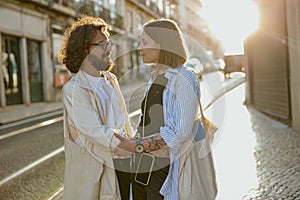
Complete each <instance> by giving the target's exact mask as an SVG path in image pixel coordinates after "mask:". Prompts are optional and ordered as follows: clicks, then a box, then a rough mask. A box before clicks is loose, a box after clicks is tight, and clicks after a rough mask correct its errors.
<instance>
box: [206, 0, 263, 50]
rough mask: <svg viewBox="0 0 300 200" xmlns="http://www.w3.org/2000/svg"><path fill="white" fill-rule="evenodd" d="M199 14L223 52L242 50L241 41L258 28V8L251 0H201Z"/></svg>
mask: <svg viewBox="0 0 300 200" xmlns="http://www.w3.org/2000/svg"><path fill="white" fill-rule="evenodd" d="M202 1H203V8H202V11H201V15H202V16H203V18H204V19H205V20H206V22H207V23H208V26H209V28H210V29H211V31H212V33H213V34H214V35H215V36H216V37H217V38H218V39H220V40H221V42H222V45H223V47H224V49H225V52H239V53H242V52H243V41H244V40H245V39H246V38H247V37H248V36H249V35H250V34H251V33H252V32H254V31H255V30H256V29H257V28H258V17H259V16H258V9H257V6H256V4H255V3H254V2H253V1H252V0H202Z"/></svg>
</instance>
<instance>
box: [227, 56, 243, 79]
mask: <svg viewBox="0 0 300 200" xmlns="http://www.w3.org/2000/svg"><path fill="white" fill-rule="evenodd" d="M224 61H225V67H224V76H225V78H230V74H231V73H233V72H245V60H244V54H231V55H225V57H224Z"/></svg>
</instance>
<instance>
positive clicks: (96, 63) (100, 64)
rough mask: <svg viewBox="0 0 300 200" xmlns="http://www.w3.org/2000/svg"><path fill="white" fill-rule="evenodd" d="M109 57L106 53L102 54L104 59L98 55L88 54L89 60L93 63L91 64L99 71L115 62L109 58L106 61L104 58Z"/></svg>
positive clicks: (104, 69)
mask: <svg viewBox="0 0 300 200" xmlns="http://www.w3.org/2000/svg"><path fill="white" fill-rule="evenodd" d="M105 57H107V55H106V54H103V55H102V59H101V60H99V58H98V57H97V56H96V55H91V54H90V55H89V56H88V59H89V62H90V63H91V65H92V66H93V67H94V68H95V69H97V71H106V70H108V69H109V68H110V67H111V65H112V64H113V62H112V60H111V59H109V60H108V61H104V60H103V59H104V58H105Z"/></svg>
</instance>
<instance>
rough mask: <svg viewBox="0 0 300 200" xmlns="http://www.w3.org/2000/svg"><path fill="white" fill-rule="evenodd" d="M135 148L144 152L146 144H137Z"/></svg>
mask: <svg viewBox="0 0 300 200" xmlns="http://www.w3.org/2000/svg"><path fill="white" fill-rule="evenodd" d="M135 150H136V152H137V153H142V152H143V151H144V146H143V145H141V144H138V145H136V147H135Z"/></svg>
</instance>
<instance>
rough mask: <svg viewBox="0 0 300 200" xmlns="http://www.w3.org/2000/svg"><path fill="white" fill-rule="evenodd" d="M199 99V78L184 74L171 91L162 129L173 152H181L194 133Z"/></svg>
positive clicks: (188, 73)
mask: <svg viewBox="0 0 300 200" xmlns="http://www.w3.org/2000/svg"><path fill="white" fill-rule="evenodd" d="M177 76H178V75H177ZM198 97H199V82H198V80H197V77H196V76H195V75H194V74H193V73H192V72H184V73H182V75H180V76H179V77H178V78H177V80H176V82H175V84H174V88H173V89H171V94H170V95H169V98H168V101H169V102H167V104H168V105H166V106H167V107H166V119H165V125H164V126H163V127H161V129H160V133H161V136H162V137H163V139H164V141H165V142H166V143H167V145H168V146H169V147H170V149H173V151H176V150H179V149H180V148H181V145H182V143H183V142H184V141H186V140H187V138H188V137H189V136H190V134H191V133H192V129H193V126H194V120H195V116H196V114H197V112H198Z"/></svg>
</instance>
